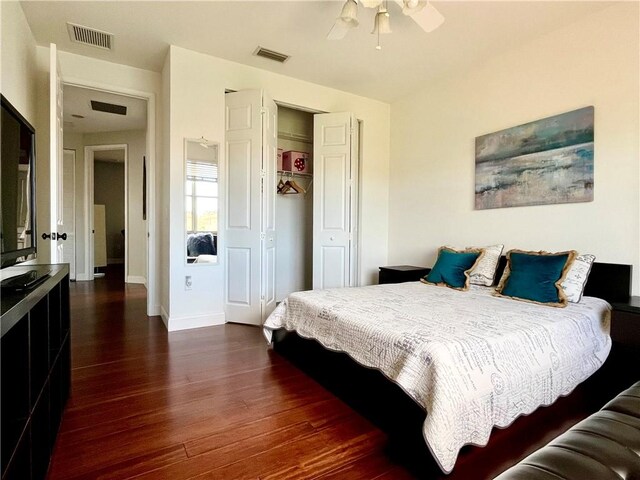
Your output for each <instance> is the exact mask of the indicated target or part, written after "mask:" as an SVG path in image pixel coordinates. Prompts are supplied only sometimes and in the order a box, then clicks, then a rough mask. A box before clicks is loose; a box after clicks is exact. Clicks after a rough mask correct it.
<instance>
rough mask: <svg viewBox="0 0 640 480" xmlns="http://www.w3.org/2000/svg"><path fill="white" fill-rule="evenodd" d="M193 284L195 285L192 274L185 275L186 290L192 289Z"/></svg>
mask: <svg viewBox="0 0 640 480" xmlns="http://www.w3.org/2000/svg"><path fill="white" fill-rule="evenodd" d="M192 286H193V282H192V281H191V275H185V277H184V289H185V290H191V287H192Z"/></svg>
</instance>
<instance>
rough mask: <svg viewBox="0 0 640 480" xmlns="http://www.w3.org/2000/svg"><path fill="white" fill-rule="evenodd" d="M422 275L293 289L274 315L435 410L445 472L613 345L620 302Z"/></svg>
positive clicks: (432, 427)
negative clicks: (561, 302)
mask: <svg viewBox="0 0 640 480" xmlns="http://www.w3.org/2000/svg"><path fill="white" fill-rule="evenodd" d="M491 291H492V289H491V288H488V287H472V288H471V289H470V290H469V291H467V292H459V291H456V290H452V289H449V288H444V287H435V286H430V285H425V284H422V283H419V282H412V283H403V284H392V285H375V286H370V287H360V288H343V289H329V290H315V291H309V292H299V293H294V294H291V295H290V296H289V297H288V298H287V299H286V300H285V301H283V302H282V303H281V304H280V305H279V306H278V307H277V308H276V310H275V311H274V312H273V313H272V314H271V316H270V317H269V318H268V319H267V320H266V322H265V324H264V332H265V336H266V337H267V340H268V341H269V342H270V341H271V338H272V331H273V330H276V329H279V328H285V329H287V330H295V331H296V332H297V333H298V334H299V335H300V336H302V337H305V338H313V339H316V340H317V341H319V342H320V343H321V344H322V345H324V346H325V347H326V348H328V349H331V350H337V351H341V352H346V353H348V354H349V355H350V356H351V357H352V358H353V359H355V360H356V361H357V362H359V363H361V364H363V365H365V366H367V367H372V368H375V369H377V370H380V371H381V372H383V373H384V374H385V375H386V376H387V377H389V378H390V379H391V380H393V381H394V382H396V383H397V384H399V385H400V386H401V387H402V388H403V389H404V390H405V391H406V393H407V394H408V395H410V396H411V397H412V398H413V399H414V400H415V401H416V402H417V403H418V404H419V405H421V406H422V407H423V408H424V409H425V410H426V411H427V416H426V419H425V421H424V425H423V434H424V438H425V440H426V442H427V445H428V446H429V448H430V449H431V452H432V454H433V456H434V458H435V459H436V461H437V462H438V463H439V464H440V467H441V468H442V470H443V471H444V472H450V471H451V470H452V469H453V466H454V464H455V461H456V458H457V456H458V452H459V450H460V448H461V447H462V446H464V445H466V444H475V445H486V443H487V441H488V439H489V434H490V433H491V429H492V428H493V427H494V426H498V427H506V426H508V425H509V424H511V423H512V422H513V421H514V420H515V419H516V418H517V417H518V416H520V415H522V414H529V413H531V412H533V411H534V410H535V409H536V408H538V407H539V406H540V405H549V404H551V403H553V402H554V401H555V400H556V399H557V398H558V397H559V396H560V395H567V394H569V393H570V392H571V391H572V390H573V389H574V388H575V387H576V386H577V385H578V384H579V383H580V382H582V381H583V380H585V379H586V378H587V377H589V376H590V375H591V374H592V373H594V372H595V371H596V370H597V369H598V368H599V367H600V366H601V365H602V363H603V362H604V360H605V359H606V357H607V355H608V354H609V350H610V348H611V340H610V338H609V335H608V334H609V319H610V306H609V304H608V303H607V302H605V301H604V300H600V299H597V298H592V297H584V298H583V299H582V301H581V302H580V303H578V304H569V306H567V307H566V308H552V307H546V306H540V305H535V304H530V303H525V302H518V301H515V300H511V299H505V298H496V297H493V296H491Z"/></svg>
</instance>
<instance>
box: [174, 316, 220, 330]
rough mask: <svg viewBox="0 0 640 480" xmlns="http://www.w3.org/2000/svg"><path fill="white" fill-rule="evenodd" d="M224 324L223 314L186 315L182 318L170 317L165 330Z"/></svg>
mask: <svg viewBox="0 0 640 480" xmlns="http://www.w3.org/2000/svg"><path fill="white" fill-rule="evenodd" d="M224 323H225V317H224V313H213V314H212V313H207V314H204V315H187V316H184V317H170V318H169V324H168V327H167V330H169V331H170V332H176V331H178V330H189V329H192V328H201V327H212V326H214V325H223V324H224Z"/></svg>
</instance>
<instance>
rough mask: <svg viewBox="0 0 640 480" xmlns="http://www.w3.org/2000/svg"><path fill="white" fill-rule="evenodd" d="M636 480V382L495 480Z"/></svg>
mask: <svg viewBox="0 0 640 480" xmlns="http://www.w3.org/2000/svg"><path fill="white" fill-rule="evenodd" d="M596 479H597V480H609V479H611V480H621V479H622V480H640V382H638V383H636V384H635V385H633V386H631V387H630V388H628V389H627V390H625V391H624V392H622V393H621V394H620V395H618V396H617V397H615V398H614V399H613V400H611V401H610V402H609V403H607V404H606V405H605V406H604V407H603V408H602V410H600V411H598V412H596V413H594V414H593V415H591V416H589V417H587V418H586V419H584V420H583V421H581V422H580V423H578V424H576V425H574V426H573V427H572V428H570V429H569V430H568V431H566V432H565V433H563V434H562V435H560V436H559V437H557V438H556V439H554V440H553V441H551V442H550V443H549V444H547V445H546V446H544V447H542V448H541V449H540V450H537V451H535V452H533V453H532V454H531V455H529V456H528V457H527V458H525V459H524V460H522V461H521V462H520V463H518V464H516V465H514V466H513V467H511V468H510V469H508V470H507V471H505V472H503V473H502V474H500V475H499V476H498V477H496V479H495V480H596Z"/></svg>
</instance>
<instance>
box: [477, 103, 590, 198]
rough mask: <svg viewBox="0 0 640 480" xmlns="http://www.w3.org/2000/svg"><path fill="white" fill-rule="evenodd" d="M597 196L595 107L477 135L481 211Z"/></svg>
mask: <svg viewBox="0 0 640 480" xmlns="http://www.w3.org/2000/svg"><path fill="white" fill-rule="evenodd" d="M592 200H593V107H585V108H581V109H579V110H574V111H572V112H567V113H563V114H561V115H556V116H553V117H548V118H544V119H542V120H537V121H535V122H531V123H525V124H524V125H520V126H517V127H512V128H508V129H506V130H501V131H499V132H495V133H489V134H487V135H483V136H481V137H476V191H475V207H476V210H483V209H487V208H503V207H519V206H526V205H548V204H555V203H576V202H590V201H592Z"/></svg>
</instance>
